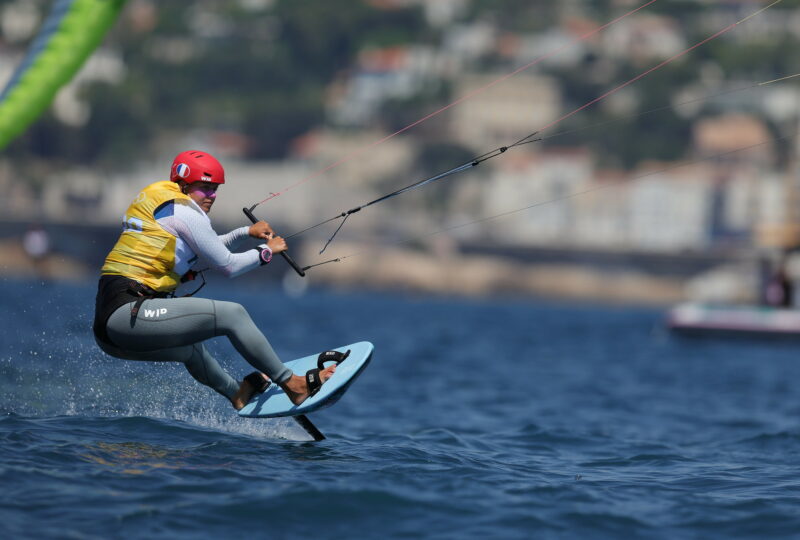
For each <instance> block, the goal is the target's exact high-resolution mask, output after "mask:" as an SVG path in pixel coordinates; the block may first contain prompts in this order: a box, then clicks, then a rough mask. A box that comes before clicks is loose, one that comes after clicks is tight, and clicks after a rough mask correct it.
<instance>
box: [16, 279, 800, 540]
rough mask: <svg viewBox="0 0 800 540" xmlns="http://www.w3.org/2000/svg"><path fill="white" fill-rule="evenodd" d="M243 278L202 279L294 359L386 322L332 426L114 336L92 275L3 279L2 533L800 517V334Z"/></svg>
mask: <svg viewBox="0 0 800 540" xmlns="http://www.w3.org/2000/svg"><path fill="white" fill-rule="evenodd" d="M231 283H235V282H231V281H223V280H221V279H220V280H217V281H216V282H215V283H214V284H213V285H210V286H209V287H207V288H206V289H204V291H203V294H204V295H206V296H209V297H214V298H218V299H225V300H232V301H236V302H240V303H242V304H243V305H244V306H245V307H246V308H247V310H248V311H249V312H250V313H251V315H252V317H253V319H254V320H255V321H256V323H257V324H258V325H259V326H260V327H261V328H262V329H263V330H264V332H265V333H266V335H267V336H268V338H269V339H270V341H271V343H272V344H273V345H274V347H275V349H276V350H277V352H278V353H279V354H280V355H281V356H282V357H283V358H285V359H287V360H288V359H291V358H294V357H297V356H302V355H306V354H311V353H314V352H317V351H322V350H324V349H327V348H330V347H335V346H340V345H345V344H347V343H352V342H355V341H361V340H368V341H371V342H373V343H374V344H375V347H376V350H375V355H374V357H373V361H372V363H371V365H370V366H369V368H368V369H367V370H366V371H365V372H364V374H363V375H362V376H361V378H360V379H359V380H358V381H357V382H356V383H355V384H354V385H353V386H352V387H351V388H350V390H349V391H348V393H347V394H346V395H345V396H344V397H343V398H342V399H341V401H340V402H339V403H337V404H336V405H335V406H333V407H331V408H329V409H326V410H324V411H320V412H318V413H314V414H312V415H311V419H312V420H313V421H314V422H315V423H316V424H317V426H318V427H319V428H320V429H321V430H322V431H323V432H324V433H325V434H326V435H327V437H328V438H327V439H326V440H325V441H322V442H319V443H313V442H308V440H307V438H306V435H305V433H304V432H303V431H302V430H300V429H299V427H297V426H296V425H295V423H294V422H293V421H291V420H290V419H277V420H255V419H241V418H238V417H237V416H236V415H235V414H234V411H233V409H232V408H231V407H230V405H229V404H228V403H227V402H226V401H225V400H224V399H223V398H221V397H220V396H218V395H216V394H214V393H213V392H212V391H211V390H209V389H207V388H205V387H203V386H201V385H199V384H197V383H195V382H194V381H193V380H192V379H191V378H190V377H189V375H188V373H187V372H186V370H185V369H184V368H183V366H182V365H180V364H170V363H165V364H154V363H140V362H131V361H123V360H117V359H113V358H110V357H107V356H105V355H103V354H102V353H101V352H100V351H99V350H98V349H97V348H96V346H95V345H94V343H93V339H92V336H91V333H90V326H91V317H92V311H93V303H94V293H95V291H94V286H93V285H92V284H86V285H66V284H55V283H41V282H38V281H12V280H8V279H4V280H0V345H1V347H0V385H1V388H0V390H2V392H0V395H2V397H1V398H0V533H1V534H2V537H3V538H98V539H99V538H103V539H105V538H169V539H174V538H238V537H255V538H295V537H304V538H459V539H460V538H648V539H649V538H763V537H771V538H775V537H787V538H788V537H797V536H798V535H800V517H798V508H800V474H799V473H800V465H799V464H798V457H800V452H799V451H798V450H799V449H800V387H799V386H798V384H797V382H798V381H800V344H792V343H785V342H784V343H774V342H769V341H766V342H758V341H753V342H744V341H723V340H700V341H698V340H686V339H680V338H677V337H675V336H671V335H669V334H668V333H667V332H666V331H665V329H664V326H663V311H662V310H661V309H655V308H648V309H643V308H624V307H619V306H617V307H604V306H595V305H580V304H559V303H554V302H544V301H533V300H519V299H516V300H514V299H502V298H498V299H482V300H464V299H453V298H430V297H415V296H409V295H404V294H378V293H368V292H360V293H341V292H340V293H334V292H323V291H313V290H312V291H310V292H307V293H306V294H305V295H303V296H299V297H291V296H287V295H286V294H284V292H283V291H282V290H281V289H279V288H271V289H270V288H268V289H256V288H252V287H250V288H248V287H245V288H242V287H240V288H236V287H233V286H231V285H230V284H231ZM210 350H212V351H213V352H214V354H215V355H217V356H218V358H219V359H220V361H221V363H222V364H223V365H224V366H225V367H226V368H228V369H229V370H230V371H231V373H233V374H234V375H235V376H236V377H242V376H244V375H245V374H247V373H249V372H250V371H251V368H250V367H249V366H248V365H246V363H245V362H244V361H243V360H242V359H241V358H239V357H238V356H237V354H236V353H235V351H234V350H233V348H232V347H231V346H230V345H229V344H228V343H226V342H225V340H224V339H217V340H214V341H212V342H210Z"/></svg>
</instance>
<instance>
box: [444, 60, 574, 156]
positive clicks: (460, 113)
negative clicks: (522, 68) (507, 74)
mask: <svg viewBox="0 0 800 540" xmlns="http://www.w3.org/2000/svg"><path fill="white" fill-rule="evenodd" d="M496 80H497V76H496V75H494V74H493V75H475V74H473V75H464V76H463V77H462V78H460V79H459V80H458V81H457V89H456V95H457V96H459V97H468V100H466V101H465V102H464V103H461V104H460V105H459V106H458V107H454V108H453V109H451V110H450V111H449V112H450V115H451V125H452V133H453V135H454V137H455V138H456V140H457V141H458V142H460V143H462V144H464V145H466V146H469V147H472V148H477V149H480V148H486V147H490V146H500V145H502V144H508V143H511V142H513V141H514V140H516V139H519V138H521V137H523V136H525V135H526V134H528V133H531V132H532V131H534V130H535V129H537V128H540V127H543V126H545V125H546V124H548V123H549V122H552V121H553V120H554V119H556V118H557V115H558V114H559V112H560V111H561V92H560V89H559V86H558V83H557V82H556V81H555V80H554V79H553V78H551V77H545V76H539V75H532V74H529V73H520V74H518V75H516V76H514V77H511V78H509V79H506V80H504V81H503V82H502V84H493V83H494V81H496ZM489 85H491V86H490V87H488V88H487V86H489Z"/></svg>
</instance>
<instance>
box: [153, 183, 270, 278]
mask: <svg viewBox="0 0 800 540" xmlns="http://www.w3.org/2000/svg"><path fill="white" fill-rule="evenodd" d="M154 217H155V218H156V221H157V222H158V224H159V225H160V226H161V227H162V228H163V229H164V230H165V231H167V232H168V233H170V234H171V235H173V236H175V237H176V242H175V268H174V271H175V273H176V274H178V275H183V274H185V273H186V272H187V271H189V270H191V269H192V268H194V267H195V266H196V265H197V264H198V262H199V260H200V259H202V260H203V261H204V262H205V263H207V264H208V266H210V267H211V268H213V269H215V270H219V271H220V272H222V273H223V274H225V275H226V276H228V277H235V276H238V275H240V274H243V273H245V272H247V271H250V270H252V269H253V268H256V267H258V266H259V265H260V264H261V256H260V252H259V250H258V249H250V250H247V251H244V252H242V253H232V252H231V250H232V249H236V248H237V247H238V246H240V245H241V244H242V242H243V240H246V239H247V238H249V235H248V231H249V229H250V228H249V227H247V226H244V227H239V228H238V229H234V230H232V231H231V232H229V233H227V234H222V235H217V233H216V232H214V229H213V228H212V227H211V220H210V219H208V216H207V215H206V213H205V212H204V211H203V209H202V208H200V207H199V206H198V205H197V204H196V203H195V202H194V201H192V200H191V199H190V200H182V199H179V200H177V201H171V202H169V203H166V204H164V205H163V206H162V207H160V208H158V209H157V210H156V212H155V216H154ZM260 247H261V248H264V247H266V246H265V245H263V244H262V245H261V246H260Z"/></svg>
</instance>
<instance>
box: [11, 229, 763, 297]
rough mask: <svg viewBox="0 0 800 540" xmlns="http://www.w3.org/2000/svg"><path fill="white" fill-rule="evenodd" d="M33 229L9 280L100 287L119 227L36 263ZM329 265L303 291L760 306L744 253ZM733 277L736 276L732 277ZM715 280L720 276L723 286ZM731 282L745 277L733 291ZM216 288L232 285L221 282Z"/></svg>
mask: <svg viewBox="0 0 800 540" xmlns="http://www.w3.org/2000/svg"><path fill="white" fill-rule="evenodd" d="M27 227H28V224H27V223H26V222H0V277H13V278H37V279H41V280H43V281H73V282H86V281H94V280H96V279H97V278H98V276H99V269H100V266H101V265H102V263H103V259H104V257H105V256H106V254H107V253H108V251H109V250H110V248H111V247H112V246H113V244H114V242H115V241H116V239H117V236H118V234H119V230H118V228H116V227H112V226H100V225H96V226H76V225H69V224H49V225H46V226H45V227H44V229H45V230H46V231H48V234H49V236H50V239H51V243H52V244H53V249H52V250H51V251H50V252H49V253H48V254H47V255H46V256H45V257H43V259H42V261H41V262H37V261H35V260H34V259H32V258H31V257H30V256H29V255H28V254H26V252H25V249H24V248H23V241H22V240H23V237H24V233H25V231H26V228H27ZM220 230H223V229H220ZM318 250H319V245H318V244H316V243H305V244H304V243H296V244H294V247H293V249H292V253H293V255H294V257H295V258H296V259H297V260H298V261H300V263H301V264H310V263H314V262H318V261H320V260H326V257H325V256H320V255H319V254H318ZM330 257H331V258H336V257H342V260H341V261H340V262H332V263H329V264H325V265H323V266H320V267H317V268H314V269H312V270H310V271H309V272H308V276H307V277H306V278H305V281H306V282H307V283H304V284H303V286H304V287H305V286H307V285H313V286H321V287H326V288H333V289H338V290H359V291H364V290H376V291H390V290H394V291H406V292H410V293H421V294H433V295H454V296H471V297H481V296H514V297H518V298H552V299H565V300H586V301H593V302H608V303H618V304H651V305H667V304H671V303H676V302H680V301H683V300H686V299H687V298H691V297H692V287H693V286H695V287H696V286H698V285H697V284H698V283H699V282H703V280H705V282H703V283H702V286H703V288H704V289H707V288H709V287H714V286H715V284H716V287H717V289H720V288H722V289H724V293H721V295H725V296H726V299H727V300H728V301H730V302H739V303H747V302H755V301H757V298H754V297H753V295H752V294H751V293H752V291H751V289H754V287H753V279H752V276H748V271H749V270H753V269H754V268H755V266H754V264H752V263H753V261H748V259H747V258H746V255H742V254H736V253H729V254H717V255H712V254H698V255H694V256H687V255H685V254H683V255H670V254H666V255H665V254H660V255H659V254H653V253H634V252H618V253H610V252H608V251H595V252H588V251H586V250H568V249H535V248H525V249H521V248H500V247H496V246H495V247H494V248H493V249H491V250H481V249H480V248H477V247H475V246H474V245H458V244H455V243H454V242H452V241H436V240H431V241H430V242H428V243H425V244H419V245H414V246H402V245H395V246H381V245H379V244H370V243H356V242H341V243H340V244H338V245H337V246H336V249H335V250H332V252H331V255H330ZM287 268H288V267H284V265H283V262H282V261H280V260H276V261H275V262H274V263H273V264H272V266H271V267H269V268H266V269H262V270H261V271H259V272H252V273H250V274H245V275H243V276H240V277H239V278H236V279H235V280H234V281H232V282H230V284H231V285H232V286H236V285H237V284H253V283H258V282H265V283H269V284H271V285H273V286H281V283H282V281H281V280H285V279H300V278H297V277H293V274H292V273H291V272H289V271H288V270H287ZM726 268H732V269H733V270H731V271H730V272H728V273H725V272H724V269H726ZM720 269H723V270H720ZM715 272H716V273H717V274H720V273H721V274H720V275H716V277H715ZM731 273H733V274H735V275H736V277H735V278H734V279H733V280H730V279H729V281H732V282H731V283H728V284H727V286H726V284H725V283H724V282H725V279H726V277H727V278H730V276H729V274H731ZM208 279H212V280H216V281H220V282H227V281H228V279H227V278H225V277H223V276H222V275H220V274H214V273H209V274H208ZM708 282H710V283H708ZM284 286H285V284H284Z"/></svg>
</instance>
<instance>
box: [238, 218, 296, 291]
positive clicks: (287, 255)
mask: <svg viewBox="0 0 800 540" xmlns="http://www.w3.org/2000/svg"><path fill="white" fill-rule="evenodd" d="M242 212H244V215H246V216H247V219H249V220H250V221H252V222H253V223H258V219H256V216H254V215H253V210H252V209H251V208H242ZM280 255H281V257H283V258H284V260H285V261H286V262H287V263H289V266H291V267H292V268H294V271H295V272H297V273H298V274H299V275H300V277H305V276H306V273H305V272H303V269H302V268H300V266H298V264H297V263H296V262H294V260H293V259H292V258H291V257H290V256H289V254H288V253H287V252H285V251H281V253H280Z"/></svg>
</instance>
